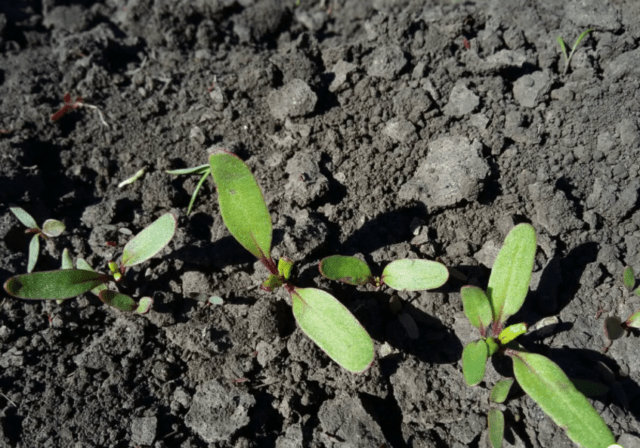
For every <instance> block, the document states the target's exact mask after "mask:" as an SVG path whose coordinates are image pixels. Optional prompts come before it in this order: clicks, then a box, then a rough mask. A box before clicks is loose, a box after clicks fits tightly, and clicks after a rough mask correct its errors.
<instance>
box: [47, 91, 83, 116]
mask: <svg viewBox="0 0 640 448" xmlns="http://www.w3.org/2000/svg"><path fill="white" fill-rule="evenodd" d="M80 106H82V97H77V98H76V101H75V102H72V101H71V95H70V94H68V93H66V94H65V95H64V106H62V109H60V110H59V111H58V112H56V113H55V114H53V115H52V116H51V120H52V121H58V120H59V119H60V118H62V116H63V115H64V114H66V113H67V112H69V111H70V110H73V109H77V108H78V107H80Z"/></svg>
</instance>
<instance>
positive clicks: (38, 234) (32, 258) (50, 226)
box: [9, 206, 65, 272]
mask: <svg viewBox="0 0 640 448" xmlns="http://www.w3.org/2000/svg"><path fill="white" fill-rule="evenodd" d="M9 210H11V212H12V213H13V214H14V215H15V217H16V218H18V220H19V221H20V222H21V223H22V224H24V225H25V226H26V227H27V230H25V233H33V237H31V241H30V242H29V258H28V261H27V272H33V269H34V268H35V267H36V263H37V262H38V255H39V254H40V238H44V239H47V238H53V237H56V236H60V234H62V232H64V229H65V226H64V223H62V222H61V221H58V220H56V219H47V220H46V221H45V222H44V223H43V224H42V229H41V228H40V227H38V224H36V220H35V219H33V217H32V216H31V215H30V214H29V213H27V212H26V211H25V210H24V209H23V208H21V207H16V206H11V207H9Z"/></svg>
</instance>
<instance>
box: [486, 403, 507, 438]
mask: <svg viewBox="0 0 640 448" xmlns="http://www.w3.org/2000/svg"><path fill="white" fill-rule="evenodd" d="M487 420H488V423H489V442H490V443H491V448H502V439H503V438H504V414H503V413H502V411H501V410H500V409H495V408H491V409H490V410H489V416H488V418H487Z"/></svg>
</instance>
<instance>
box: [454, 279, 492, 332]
mask: <svg viewBox="0 0 640 448" xmlns="http://www.w3.org/2000/svg"><path fill="white" fill-rule="evenodd" d="M460 296H461V297H462V308H463V309H464V314H465V315H466V316H467V319H469V322H471V325H473V326H474V327H476V328H477V329H478V330H480V332H481V333H482V334H483V335H484V334H485V333H486V330H487V327H489V325H491V320H492V319H493V313H492V312H491V305H490V304H489V299H488V298H487V295H486V294H485V293H484V291H483V290H482V289H481V288H478V287H477V286H463V287H462V289H461V290H460Z"/></svg>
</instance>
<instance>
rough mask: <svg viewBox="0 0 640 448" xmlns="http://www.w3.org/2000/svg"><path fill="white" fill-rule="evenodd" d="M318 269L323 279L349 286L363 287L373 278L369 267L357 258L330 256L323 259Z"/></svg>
mask: <svg viewBox="0 0 640 448" xmlns="http://www.w3.org/2000/svg"><path fill="white" fill-rule="evenodd" d="M319 268H320V273H321V274H322V275H323V276H324V277H326V278H328V279H331V280H337V281H341V282H345V283H348V284H350V285H364V284H365V283H369V282H370V281H371V279H372V277H373V276H372V274H371V269H369V265H367V263H366V262H364V261H362V260H361V259H359V258H357V257H347V256H344V255H332V256H330V257H327V258H325V259H323V260H322V261H321V262H320V266H319Z"/></svg>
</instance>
